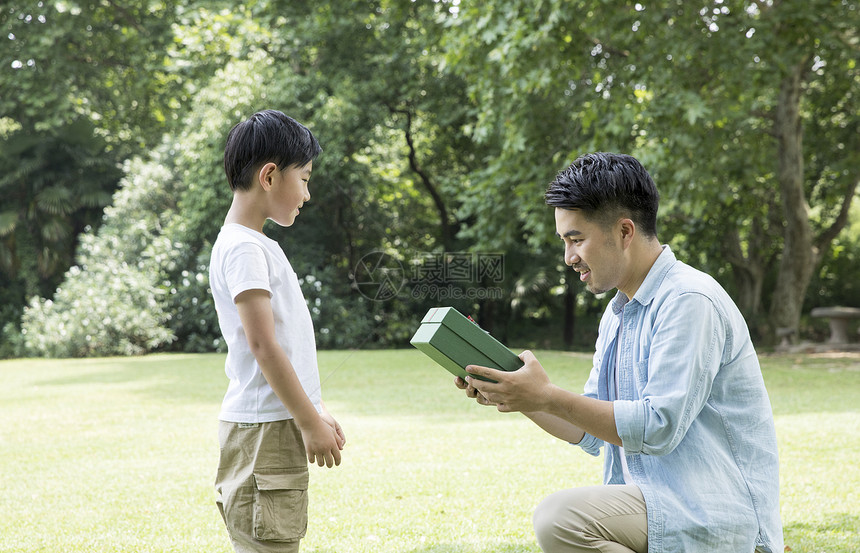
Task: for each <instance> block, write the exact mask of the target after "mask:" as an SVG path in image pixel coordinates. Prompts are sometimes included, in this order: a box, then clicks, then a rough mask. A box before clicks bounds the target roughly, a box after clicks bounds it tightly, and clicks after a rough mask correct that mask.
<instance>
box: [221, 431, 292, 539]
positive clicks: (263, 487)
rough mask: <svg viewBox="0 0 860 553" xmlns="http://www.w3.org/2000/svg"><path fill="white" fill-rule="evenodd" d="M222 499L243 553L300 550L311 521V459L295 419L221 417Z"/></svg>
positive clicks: (233, 536)
mask: <svg viewBox="0 0 860 553" xmlns="http://www.w3.org/2000/svg"><path fill="white" fill-rule="evenodd" d="M218 440H219V442H220V445H221V459H220V461H219V463H218V475H217V477H216V478H215V491H216V492H217V493H218V499H217V500H216V502H217V504H218V508H219V510H220V511H221V516H222V517H223V518H224V523H225V524H226V525H227V532H228V533H229V534H230V541H232V542H233V548H234V549H235V550H236V552H237V553H257V552H265V553H274V552H278V553H295V552H297V551H298V550H299V541H300V540H301V539H302V538H303V537H304V535H305V531H306V530H307V524H308V461H307V456H306V454H305V446H304V443H303V442H302V434H301V431H300V430H299V429H298V426H297V425H296V423H295V421H293V420H284V421H276V422H264V423H235V422H224V421H220V422H219V426H218Z"/></svg>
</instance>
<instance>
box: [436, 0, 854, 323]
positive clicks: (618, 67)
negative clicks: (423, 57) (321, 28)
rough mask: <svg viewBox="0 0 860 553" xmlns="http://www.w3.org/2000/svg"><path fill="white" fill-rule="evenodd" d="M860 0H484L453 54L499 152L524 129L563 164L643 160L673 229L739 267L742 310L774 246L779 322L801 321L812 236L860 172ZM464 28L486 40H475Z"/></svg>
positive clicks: (773, 309) (822, 236) (817, 244)
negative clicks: (811, 137) (588, 154)
mask: <svg viewBox="0 0 860 553" xmlns="http://www.w3.org/2000/svg"><path fill="white" fill-rule="evenodd" d="M526 4H528V5H526ZM859 11H860V10H858V9H857V6H856V4H855V3H853V2H847V1H825V0H820V1H814V2H806V3H797V2H792V3H786V2H766V1H763V2H754V1H736V2H735V1H729V0H713V1H711V2H707V3H705V4H704V5H692V4H689V3H687V2H680V1H674V2H668V3H664V4H663V5H660V6H649V5H645V4H642V3H636V4H632V5H628V6H627V7H626V8H621V7H619V8H616V9H612V10H608V9H606V8H605V6H604V4H602V3H599V2H588V1H580V2H576V3H575V5H571V3H565V6H564V9H562V6H561V5H560V4H559V3H558V2H553V1H544V2H539V3H537V4H535V3H523V2H489V3H483V4H482V5H481V7H480V9H478V8H477V7H475V8H467V9H465V10H461V11H460V17H459V23H458V27H459V28H461V29H464V32H463V33H461V34H460V35H459V36H461V37H462V38H461V40H460V41H459V42H457V43H455V44H456V46H457V47H458V48H453V49H452V52H453V53H452V56H453V57H454V60H455V61H456V62H457V69H458V71H461V72H462V74H463V75H470V78H469V80H468V82H469V87H470V91H472V93H473V94H474V95H475V96H476V98H478V99H479V100H480V101H479V102H477V104H478V105H480V106H481V110H480V112H479V115H478V119H479V121H482V122H483V125H482V127H481V129H482V133H483V134H484V135H486V134H488V132H499V133H502V134H503V136H505V144H506V149H507V150H515V149H516V147H517V146H519V147H520V148H522V147H523V145H525V144H528V145H529V147H530V153H532V152H534V151H541V152H544V151H545V152H547V155H548V156H553V157H550V159H556V160H558V161H559V165H562V164H563V162H565V161H569V160H570V159H571V158H572V157H575V155H576V154H577V153H579V152H582V151H586V150H592V149H616V148H617V149H624V150H629V151H632V152H633V153H634V154H636V155H638V156H639V157H640V158H642V159H643V161H644V162H645V164H646V166H648V167H649V168H651V171H652V173H654V175H655V177H656V179H657V181H658V183H659V184H660V187H661V190H662V192H663V195H664V202H663V205H664V211H668V213H665V214H664V215H663V221H664V223H668V231H669V232H668V235H669V237H670V239H671V238H672V235H673V234H674V235H675V236H676V237H678V238H681V240H680V245H681V248H682V249H685V250H687V252H689V253H690V254H691V257H693V259H694V260H698V261H699V263H697V264H699V265H704V267H705V268H707V269H710V270H712V271H713V272H715V273H716V274H717V275H718V276H721V278H722V279H723V280H725V281H731V279H729V278H727V277H728V275H729V274H731V275H732V276H733V277H734V279H733V282H734V286H730V288H733V289H734V292H735V293H736V294H737V295H738V296H739V297H740V298H741V302H740V303H741V304H742V307H743V308H744V311H745V312H746V313H747V315H752V316H755V315H756V314H757V313H759V312H760V302H761V301H762V296H763V294H762V286H763V283H764V282H765V279H766V273H767V271H768V270H769V264H770V263H771V261H772V260H773V259H775V258H779V259H781V262H780V265H779V266H778V271H777V273H776V275H775V277H776V284H775V287H774V291H773V296H772V297H767V298H766V300H767V301H769V303H770V319H771V323H770V330H773V329H774V328H776V327H788V328H795V329H796V328H797V324H798V320H799V317H800V309H801V307H802V303H801V302H802V298H803V297H804V291H805V289H806V287H807V285H808V283H809V276H810V275H811V274H812V272H814V270H815V267H816V266H817V265H818V263H819V261H820V253H818V252H820V251H821V250H822V248H827V247H828V245H829V243H830V241H832V239H833V236H835V235H836V234H838V232H839V230H840V229H841V228H842V227H843V226H844V224H845V221H846V218H847V206H848V205H849V203H850V199H851V197H852V196H853V194H854V190H855V188H856V183H857V180H858V173H857V170H856V167H857V166H858V164H857V160H858V158H857V155H858V148H857V147H856V144H857V139H858V138H857V133H856V129H857V128H858V115H860V114H858V112H857V110H856V108H852V107H851V106H852V104H851V103H850V102H849V99H850V98H856V96H857V94H858V89H857V86H858V84H860V81H858V68H857V63H856V61H857V59H858V35H857V31H856V29H857V27H858V23H860V13H858V12H859ZM574 14H575V15H574ZM472 29H475V30H476V31H477V36H478V37H479V39H480V40H479V41H478V43H479V44H478V46H477V47H474V48H465V44H466V40H467V39H466V37H467V36H469V33H468V32H466V31H470V30H472ZM585 51H590V52H589V55H583V54H584V52H585ZM484 60H487V61H484ZM538 100H539V101H538ZM548 105H549V106H551V107H549V108H547V106H548ZM552 114H554V115H555V118H553V116H552ZM559 114H563V115H561V116H559ZM512 121H515V123H512ZM808 127H813V128H814V129H815V132H816V135H817V136H818V137H820V138H821V139H822V142H819V143H817V144H816V145H815V148H814V149H812V148H809V147H806V148H804V147H803V142H802V140H801V136H802V133H803V130H804V128H808ZM541 131H543V133H544V134H541ZM550 133H553V136H552V137H551V138H550V139H549V140H546V141H545V142H544V144H545V146H544V149H539V148H534V147H533V146H535V141H534V140H533V138H534V136H535V135H537V136H538V137H541V136H544V135H546V134H550ZM571 135H573V138H570V137H571ZM481 136H482V134H480V133H478V134H476V138H478V139H480V138H481ZM568 140H570V141H571V142H570V143H569V144H570V145H569V146H568V145H567V144H566V141H568ZM538 144H540V143H538ZM571 146H572V147H571ZM532 155H533V154H532ZM510 161H511V159H510V158H507V159H504V160H500V163H503V164H504V165H505V166H510V165H511V164H510ZM812 161H814V165H815V171H814V172H810V171H809V169H808V167H806V164H808V163H810V162H812ZM811 173H812V174H811ZM517 188H521V189H524V188H525V185H523V186H519V187H517ZM810 201H816V202H817V203H816V207H815V209H811V208H810V206H809V202H810ZM833 205H835V208H832V207H830V206H833ZM520 212H521V213H524V214H528V213H529V212H528V211H526V209H523V210H521V211H520ZM524 224H527V223H526V222H525V221H524ZM816 229H818V230H816ZM535 230H538V229H537V228H535ZM505 234H506V235H509V234H510V233H505ZM774 242H776V244H775V243H774ZM780 242H782V243H781V244H780ZM721 244H723V245H721ZM697 252H698V253H699V255H696V254H697ZM781 252H786V254H787V255H781ZM709 254H717V255H709ZM730 283H731V282H730Z"/></svg>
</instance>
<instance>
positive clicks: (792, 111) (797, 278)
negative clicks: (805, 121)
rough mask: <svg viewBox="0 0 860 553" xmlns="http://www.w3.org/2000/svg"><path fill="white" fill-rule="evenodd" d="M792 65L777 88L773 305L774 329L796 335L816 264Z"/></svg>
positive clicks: (797, 73)
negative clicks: (777, 230)
mask: <svg viewBox="0 0 860 553" xmlns="http://www.w3.org/2000/svg"><path fill="white" fill-rule="evenodd" d="M805 67H806V62H805V61H804V62H802V63H800V64H798V65H796V66H795V67H794V68H793V70H792V72H791V74H789V75H788V76H787V77H786V78H785V79H784V80H783V81H782V83H781V85H780V92H779V102H778V105H777V107H776V117H775V122H774V130H775V132H776V136H777V138H778V140H779V151H778V175H777V178H778V180H779V190H780V196H781V199H782V208H783V214H784V215H785V227H784V229H783V243H784V246H783V251H782V256H781V257H780V262H779V273H778V274H777V279H776V288H775V289H774V294H773V298H772V301H771V309H770V315H771V324H772V326H773V330H775V331H776V330H779V329H785V330H791V331H793V332H795V333H796V332H797V329H798V326H799V324H800V314H801V309H802V308H803V299H804V296H805V295H806V289H807V288H808V287H809V282H810V279H811V278H812V274H813V272H814V271H815V269H816V267H817V266H818V263H819V261H820V257H821V256H820V252H819V250H818V248H817V247H816V245H815V239H814V236H813V231H812V225H811V224H810V221H809V204H808V203H807V201H806V195H805V193H804V189H803V127H802V125H801V120H800V98H801V76H802V74H803V71H804V70H805Z"/></svg>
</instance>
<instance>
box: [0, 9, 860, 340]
mask: <svg viewBox="0 0 860 553" xmlns="http://www.w3.org/2000/svg"><path fill="white" fill-rule="evenodd" d="M858 29H860V5H858V2H857V1H852V0H784V1H779V0H767V1H765V0H762V1H751V0H745V1H735V0H699V1H695V2H690V1H681V0H677V1H671V0H667V1H663V2H647V1H645V0H642V2H639V3H628V2H605V1H600V0H571V1H562V0H544V1H534V0H529V1H526V0H483V1H481V2H479V3H473V2H468V1H466V0H463V1H459V0H438V1H434V0H414V1H409V0H377V1H347V0H329V1H314V2H306V1H303V0H302V1H298V0H295V1H290V0H259V1H249V2H245V3H243V4H240V5H235V3H234V2H223V1H214V0H213V1H207V0H198V1H192V0H188V1H183V0H162V1H153V0H127V1H123V2H114V1H111V0H87V1H80V2H79V1H65V2H60V1H42V2H35V1H17V2H15V1H13V2H4V3H3V5H2V7H0V31H2V32H0V329H2V341H0V357H15V356H28V355H47V356H72V357H75V356H95V355H111V354H137V353H144V352H150V351H194V352H197V351H213V350H218V349H220V348H221V347H222V344H221V342H220V333H219V330H218V327H217V320H216V316H215V312H214V307H213V305H212V302H211V300H210V296H209V294H208V291H207V288H208V281H207V271H208V260H209V252H210V248H211V245H212V243H213V241H214V239H215V237H216V235H217V232H218V229H219V227H220V225H221V223H222V221H223V217H224V214H225V213H226V210H227V207H228V206H229V203H230V199H231V196H230V191H229V188H228V186H227V184H226V182H225V179H224V178H223V170H222V167H221V157H222V154H223V147H224V137H225V135H226V133H227V131H228V130H229V129H230V128H231V127H232V126H233V125H234V124H235V123H236V122H238V121H239V120H241V119H243V118H245V117H247V116H248V115H250V114H251V113H253V112H255V111H257V110H260V109H265V108H275V109H280V110H282V111H284V112H285V113H287V114H288V115H291V116H293V117H295V118H296V119H298V120H299V121H301V122H303V123H304V124H306V125H307V126H308V127H309V128H310V129H311V130H312V131H313V133H314V134H315V135H316V136H317V138H318V139H319V141H320V143H321V144H322V147H323V154H322V155H321V156H320V157H319V158H318V160H317V161H316V162H315V163H314V174H313V177H312V179H311V195H312V200H311V202H310V203H308V204H307V206H306V209H303V210H302V215H301V216H300V218H299V219H298V221H297V224H296V225H295V226H293V227H292V228H289V229H280V228H277V227H276V226H274V225H272V226H271V227H270V228H267V233H269V234H270V235H271V236H272V237H273V238H276V239H277V240H279V241H280V242H281V244H282V245H283V247H284V249H285V251H286V252H287V255H288V257H289V258H290V260H291V262H292V264H293V267H294V268H295V269H296V272H297V273H298V274H299V276H300V277H301V278H302V285H303V287H304V291H305V294H306V297H307V299H308V302H309V305H310V307H311V310H312V314H313V317H314V319H315V325H316V328H317V331H318V343H319V346H320V347H321V348H373V347H395V346H404V345H406V344H407V343H408V340H409V338H410V337H411V335H412V333H413V332H414V330H415V328H416V326H417V324H418V322H419V321H420V319H421V317H422V316H423V315H424V313H425V312H426V311H427V309H428V308H429V307H432V306H434V305H454V306H456V307H458V308H460V309H461V310H462V311H463V312H465V313H468V314H471V315H472V316H473V317H474V318H475V319H476V320H478V322H479V323H480V324H481V325H482V326H483V327H484V328H485V329H487V330H489V331H491V332H493V334H494V335H496V336H497V337H498V338H500V339H501V340H503V341H505V342H506V343H508V344H509V345H511V346H524V347H541V348H558V349H588V348H590V347H591V346H592V344H593V341H594V337H595V333H596V320H597V318H598V317H599V314H600V313H601V312H602V309H603V307H604V306H605V304H606V302H607V301H608V300H609V297H594V296H592V295H591V294H590V293H588V292H587V291H586V290H585V289H584V288H583V287H581V286H580V284H579V282H578V279H577V278H575V275H572V274H571V273H570V272H569V271H568V270H567V269H566V267H564V265H563V263H562V244H561V242H560V241H558V239H557V238H556V237H555V232H554V231H555V229H554V221H553V217H552V211H551V209H549V208H548V207H546V205H545V204H544V202H543V192H544V190H545V188H546V185H547V183H548V182H549V181H550V180H552V178H553V177H554V176H555V174H556V173H557V172H558V171H560V170H561V169H563V168H564V167H566V166H567V165H568V164H569V163H570V162H571V161H572V160H573V159H574V158H575V157H577V156H578V155H579V154H582V153H586V152H591V151H617V152H625V153H630V154H632V155H635V156H637V157H638V158H639V159H640V160H641V161H642V162H643V163H644V165H645V166H646V168H647V169H648V170H649V171H650V172H651V174H652V176H653V177H654V179H655V181H656V182H657V185H658V188H659V189H660V191H661V195H662V202H661V210H660V215H659V224H660V226H659V228H658V231H659V237H660V239H661V241H662V242H664V243H668V244H670V245H671V246H672V248H673V249H674V250H675V252H676V254H677V255H678V257H679V258H680V259H682V260H684V261H686V262H688V263H690V264H691V265H693V266H696V267H698V268H701V269H703V270H705V271H708V272H710V273H711V274H713V275H714V276H715V277H716V278H717V279H718V280H719V281H720V282H721V283H722V284H723V285H724V286H725V287H726V288H727V289H728V290H729V292H730V293H731V294H732V296H733V297H734V298H735V301H736V302H737V303H738V305H739V307H740V308H741V310H742V311H743V313H744V314H745V316H746V317H747V319H748V321H749V323H750V327H751V330H752V332H753V333H754V338H755V339H756V340H757V343H758V344H760V346H761V347H767V346H769V345H772V344H774V343H775V342H776V340H777V336H781V335H784V334H788V335H790V336H791V337H792V338H793V339H794V340H801V339H803V340H806V339H809V340H821V339H824V338H826V336H827V323H826V321H824V320H821V319H812V318H810V317H809V316H808V313H809V311H810V309H811V308H813V307H819V306H830V305H847V306H855V307H860V278H858V275H860V204H858V200H857V199H856V193H857V188H858V181H860V132H858V129H860V67H858V61H860V32H858ZM571 276H574V278H571ZM855 337H856V335H855Z"/></svg>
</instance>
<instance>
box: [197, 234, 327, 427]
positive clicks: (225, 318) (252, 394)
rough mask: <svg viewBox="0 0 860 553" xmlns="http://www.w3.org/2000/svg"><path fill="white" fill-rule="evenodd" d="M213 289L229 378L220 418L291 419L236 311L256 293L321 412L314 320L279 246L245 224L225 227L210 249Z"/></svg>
mask: <svg viewBox="0 0 860 553" xmlns="http://www.w3.org/2000/svg"><path fill="white" fill-rule="evenodd" d="M209 287H210V288H211V289H212V297H213V299H214V300H215V310H216V311H217V312H218V324H219V325H220V326H221V334H222V335H223V336H224V340H225V341H226V342H227V362H226V364H225V372H226V373H227V377H228V378H229V379H230V384H229V386H228V387H227V393H226V394H225V395H224V400H223V402H222V404H221V413H220V414H219V416H218V418H219V419H220V420H223V421H227V422H243V423H256V422H272V421H279V420H285V419H290V418H292V415H291V414H290V413H289V411H287V408H286V407H285V406H284V404H283V403H282V402H281V400H280V399H279V398H278V396H277V395H275V392H274V390H272V388H271V387H270V386H269V383H268V382H267V381H266V379H265V377H264V376H263V373H262V372H261V371H260V366H259V365H258V364H257V360H256V359H255V358H254V354H253V353H251V349H250V346H249V345H248V340H247V338H246V337H245V330H244V328H243V327H242V321H241V320H240V319H239V311H238V310H237V309H236V303H235V299H236V296H238V295H239V294H240V293H242V292H245V291H246V290H255V289H259V290H266V291H267V292H269V296H270V297H271V301H272V313H273V314H274V317H275V337H276V338H277V340H278V343H279V344H280V345H281V347H282V348H283V349H284V351H285V352H286V354H287V357H288V358H289V359H290V363H291V364H292V365H293V369H294V370H295V372H296V375H297V376H298V378H299V381H300V382H301V384H302V388H303V389H304V391H305V393H306V394H307V395H308V397H309V398H310V400H311V403H313V405H314V407H315V408H316V409H317V411H318V412H319V411H321V407H320V402H321V393H320V378H319V369H318V367H317V355H316V342H315V338H314V327H313V321H312V320H311V314H310V311H309V310H308V306H307V303H305V298H304V295H303V294H302V290H301V287H300V286H299V279H298V277H297V276H296V273H295V271H293V268H292V266H291V265H290V262H289V261H288V260H287V256H286V255H285V254H284V251H283V250H282V249H281V246H280V245H279V244H278V243H277V242H276V241H274V240H272V239H271V238H269V237H268V236H266V235H264V234H262V233H260V232H257V231H255V230H253V229H250V228H248V227H245V226H243V225H239V224H234V223H230V224H226V225H224V226H223V227H222V228H221V231H220V232H219V234H218V238H217V240H215V244H214V245H213V246H212V257H211V260H210V264H209Z"/></svg>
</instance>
